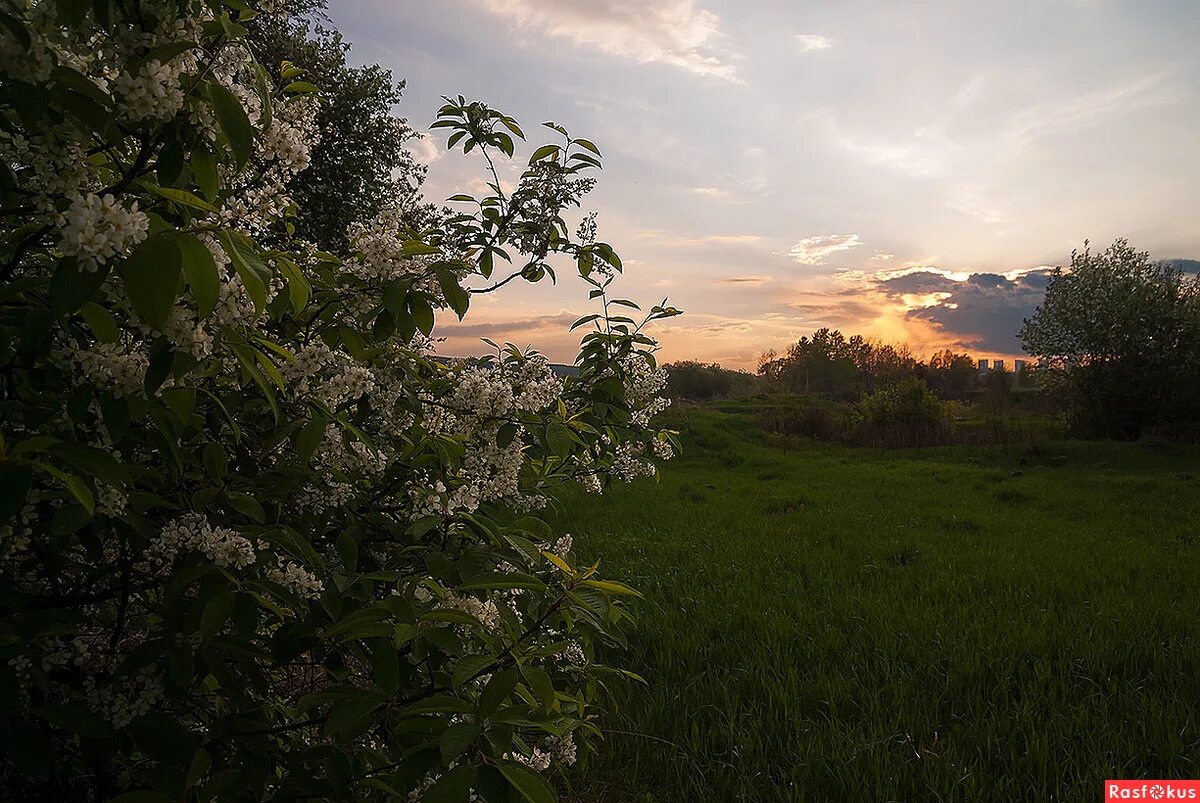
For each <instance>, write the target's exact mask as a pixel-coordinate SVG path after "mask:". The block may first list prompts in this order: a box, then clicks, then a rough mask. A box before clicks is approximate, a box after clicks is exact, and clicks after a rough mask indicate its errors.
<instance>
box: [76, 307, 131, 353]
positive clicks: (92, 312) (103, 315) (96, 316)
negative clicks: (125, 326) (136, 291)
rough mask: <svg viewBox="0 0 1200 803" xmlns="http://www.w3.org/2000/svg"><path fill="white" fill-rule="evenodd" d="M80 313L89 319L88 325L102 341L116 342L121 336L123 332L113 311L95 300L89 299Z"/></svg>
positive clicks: (86, 319)
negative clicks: (118, 326)
mask: <svg viewBox="0 0 1200 803" xmlns="http://www.w3.org/2000/svg"><path fill="white" fill-rule="evenodd" d="M79 314H80V315H82V316H83V319H84V320H85V321H87V325H88V326H89V327H91V329H92V334H94V335H95V336H96V339H97V340H99V341H100V342H101V343H116V342H117V339H118V338H119V337H120V336H121V332H120V330H119V329H118V328H117V321H116V319H115V318H113V316H112V313H111V312H109V311H108V310H106V309H105V308H104V307H102V306H100V305H99V304H97V303H96V302H95V301H89V302H87V303H86V304H84V305H83V306H82V307H80V308H79Z"/></svg>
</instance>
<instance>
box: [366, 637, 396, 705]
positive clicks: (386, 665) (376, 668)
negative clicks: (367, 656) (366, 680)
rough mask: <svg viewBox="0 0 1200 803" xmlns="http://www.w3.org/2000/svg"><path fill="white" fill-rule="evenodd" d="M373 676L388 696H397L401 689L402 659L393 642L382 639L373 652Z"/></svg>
mask: <svg viewBox="0 0 1200 803" xmlns="http://www.w3.org/2000/svg"><path fill="white" fill-rule="evenodd" d="M371 674H372V675H374V676H375V682H376V683H378V684H379V688H380V689H381V690H382V691H384V692H385V693H387V694H395V693H396V691H397V690H398V689H399V687H400V658H399V656H398V655H397V654H396V648H395V646H394V645H393V644H392V642H391V641H389V640H387V639H380V640H379V641H378V642H376V644H375V649H374V650H372V651H371Z"/></svg>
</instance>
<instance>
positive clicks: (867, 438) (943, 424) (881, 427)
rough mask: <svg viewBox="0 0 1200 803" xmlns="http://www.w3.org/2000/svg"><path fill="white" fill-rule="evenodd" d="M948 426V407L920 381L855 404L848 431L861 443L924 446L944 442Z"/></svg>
mask: <svg viewBox="0 0 1200 803" xmlns="http://www.w3.org/2000/svg"><path fill="white" fill-rule="evenodd" d="M949 423H950V407H949V405H948V404H947V403H946V402H944V401H942V400H941V399H939V398H938V397H937V396H935V395H934V394H933V391H931V390H930V389H929V386H928V385H926V384H925V383H924V382H922V381H921V380H920V379H906V380H904V381H903V382H900V383H898V384H895V385H892V386H890V387H886V388H883V389H882V390H877V391H876V392H874V393H872V394H870V395H868V396H864V397H863V398H862V400H861V401H859V402H858V403H857V404H855V406H854V413H853V415H852V416H851V421H850V429H851V432H852V433H853V437H854V439H855V440H857V441H858V442H859V443H863V444H869V445H881V446H925V445H930V444H934V443H940V442H943V441H944V440H945V438H946V436H947V433H948V428H949Z"/></svg>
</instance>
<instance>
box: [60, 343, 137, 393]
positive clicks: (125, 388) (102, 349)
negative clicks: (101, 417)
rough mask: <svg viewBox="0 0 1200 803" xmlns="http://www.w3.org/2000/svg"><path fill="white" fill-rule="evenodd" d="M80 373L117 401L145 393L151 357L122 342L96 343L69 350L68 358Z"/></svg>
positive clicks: (66, 354)
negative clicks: (83, 347) (84, 347)
mask: <svg viewBox="0 0 1200 803" xmlns="http://www.w3.org/2000/svg"><path fill="white" fill-rule="evenodd" d="M64 356H65V357H66V358H67V360H69V361H70V362H71V363H73V364H74V365H75V367H76V368H77V369H78V371H79V373H80V374H81V375H82V376H83V377H86V378H87V380H88V381H90V382H92V383H93V384H94V385H96V386H97V387H101V388H105V389H106V390H111V391H112V393H113V395H114V396H117V397H118V398H120V397H124V396H137V395H140V394H141V393H142V390H143V388H144V386H145V381H146V369H147V368H148V367H149V366H150V358H149V357H147V356H146V354H145V353H144V352H143V351H142V350H141V349H138V348H127V347H124V346H122V345H121V344H120V343H96V344H95V345H93V346H92V347H90V348H86V349H69V350H68V351H67V352H66V353H65V355H64Z"/></svg>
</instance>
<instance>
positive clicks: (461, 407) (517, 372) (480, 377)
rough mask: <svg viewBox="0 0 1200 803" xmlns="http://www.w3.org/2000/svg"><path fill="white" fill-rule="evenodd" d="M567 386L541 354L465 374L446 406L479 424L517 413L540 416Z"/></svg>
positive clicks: (477, 367) (472, 368)
mask: <svg viewBox="0 0 1200 803" xmlns="http://www.w3.org/2000/svg"><path fill="white" fill-rule="evenodd" d="M562 390H563V384H562V380H561V379H559V377H558V375H557V374H555V373H554V369H553V368H551V367H550V363H549V361H548V360H547V359H546V358H545V357H543V356H541V355H540V354H534V355H531V356H530V357H529V358H528V359H526V360H522V361H520V362H517V361H507V362H502V363H483V364H479V365H472V366H470V367H468V368H465V369H464V370H462V371H461V372H460V373H459V374H458V376H457V377H456V386H455V390H454V393H453V394H451V396H450V397H449V398H448V399H446V404H447V406H449V407H450V408H451V409H452V410H454V411H455V412H456V413H458V414H459V415H460V416H466V417H468V418H471V419H474V420H475V421H477V422H483V421H488V420H495V419H503V418H505V417H507V416H509V415H510V414H512V413H516V412H539V411H541V410H544V409H545V408H546V407H548V406H549V405H551V404H553V403H554V402H555V401H556V400H557V399H558V397H559V396H561V395H562Z"/></svg>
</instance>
